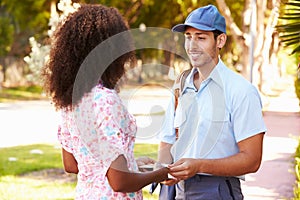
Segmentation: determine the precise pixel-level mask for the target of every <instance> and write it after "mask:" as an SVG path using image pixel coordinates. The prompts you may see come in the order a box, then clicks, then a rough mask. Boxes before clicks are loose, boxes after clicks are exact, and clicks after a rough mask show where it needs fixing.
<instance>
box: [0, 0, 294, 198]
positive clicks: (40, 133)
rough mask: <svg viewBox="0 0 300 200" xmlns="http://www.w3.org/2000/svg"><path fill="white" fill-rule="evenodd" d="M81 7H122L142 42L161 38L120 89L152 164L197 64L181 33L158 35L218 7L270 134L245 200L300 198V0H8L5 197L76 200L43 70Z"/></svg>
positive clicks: (2, 58)
mask: <svg viewBox="0 0 300 200" xmlns="http://www.w3.org/2000/svg"><path fill="white" fill-rule="evenodd" d="M80 3H93V4H104V5H106V6H113V7H116V8H118V9H119V10H120V12H121V13H122V14H123V16H124V17H125V18H126V20H127V21H128V23H129V26H130V28H131V29H134V30H136V31H138V32H140V33H141V35H140V36H143V35H145V36H147V35H148V36H151V37H157V38H159V39H160V40H158V41H161V42H158V43H157V44H155V45H157V47H153V46H152V47H153V48H144V49H137V50H136V55H137V59H138V62H137V66H136V67H135V68H134V69H132V70H129V71H128V73H127V74H126V77H125V78H126V79H125V81H124V84H123V88H122V89H121V92H120V96H121V97H122V99H123V100H124V103H125V104H126V106H127V107H128V110H129V112H131V113H132V114H133V115H134V116H135V117H136V119H137V124H138V133H137V144H136V146H135V156H137V157H138V156H150V157H152V158H154V159H156V157H157V148H158V147H157V142H158V141H157V140H156V138H155V136H156V134H157V133H158V132H159V129H160V126H161V123H162V121H163V116H164V111H165V109H166V107H167V105H168V102H169V97H170V96H171V95H172V91H171V90H170V88H171V86H172V84H173V81H174V78H175V77H176V74H178V73H180V71H182V70H183V69H185V68H188V67H189V63H188V62H187V60H186V58H185V56H184V51H183V52H182V50H183V48H182V47H183V38H182V35H180V34H178V35H172V37H169V36H170V35H168V34H166V35H159V31H152V30H158V29H159V28H164V30H167V29H171V27H173V26H174V25H175V24H178V23H183V22H184V20H185V18H186V16H187V15H188V13H190V12H191V11H192V10H194V9H195V8H198V7H200V6H204V5H207V4H214V5H216V6H217V7H218V9H219V10H220V12H221V13H222V15H223V16H224V17H225V18H226V22H227V35H228V41H227V44H226V46H225V47H224V48H223V49H222V51H221V57H222V59H223V61H224V62H225V63H226V64H227V66H228V67H229V68H231V69H232V70H234V71H236V72H237V73H240V74H241V75H242V76H244V77H245V78H246V79H248V80H249V81H250V82H252V83H253V84H254V85H255V86H256V87H257V88H258V90H259V92H260V94H261V97H262V101H263V111H264V119H265V120H266V124H267V127H268V134H266V137H265V142H264V143H265V147H264V158H263V163H262V167H261V169H260V171H258V172H257V173H256V174H253V175H250V176H249V179H248V181H246V182H245V183H244V186H243V189H244V191H245V194H246V196H245V199H246V200H247V199H251V200H255V199H259V200H262V199H263V200H270V199H274V200H275V199H276V200H278V199H300V145H299V144H300V143H299V136H300V123H299V120H300V115H299V113H300V112H299V111H300V109H299V99H300V0H76V1H75V0H74V1H71V0H22V1H20V0H0V199H9V200H11V199H15V200H27V199H28V200H29V199H30V200H35V199H38V200H39V199H60V200H62V199H65V200H67V199H73V196H74V188H75V184H76V177H74V176H73V175H70V174H65V173H64V171H63V169H62V164H61V157H60V153H61V152H60V145H58V144H57V138H56V131H57V124H58V123H59V113H58V112H57V111H56V110H55V109H54V107H53V105H51V103H50V101H49V100H50V99H49V98H48V97H47V96H45V94H44V91H43V87H42V80H41V76H40V71H41V68H42V67H43V66H44V64H45V62H47V59H48V53H49V50H50V43H51V36H52V34H53V31H54V30H55V29H56V27H57V24H58V23H59V21H61V20H63V19H64V17H65V16H66V15H68V14H69V13H70V12H73V11H75V10H76V8H78V6H79V4H80ZM153 28H155V29H153ZM144 33H145V34H144ZM173 36H174V37H173ZM146 39H147V38H143V37H141V38H139V39H138V40H136V41H137V42H139V40H142V41H143V42H144V41H145V40H146ZM150 42H151V41H150ZM178 44H179V45H178ZM150 46H151V45H150ZM174 48H179V49H174ZM168 49H171V50H172V51H168ZM174 52H180V53H174ZM274 176H275V179H274ZM16 191H18V192H17V193H16ZM143 192H144V196H145V199H157V194H154V195H153V196H151V195H149V193H148V189H147V188H145V189H144V190H143Z"/></svg>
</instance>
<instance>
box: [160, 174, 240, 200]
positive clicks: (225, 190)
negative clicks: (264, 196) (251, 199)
mask: <svg viewBox="0 0 300 200" xmlns="http://www.w3.org/2000/svg"><path fill="white" fill-rule="evenodd" d="M164 192H166V191H164ZM171 193H172V192H171ZM160 199H169V198H165V197H163V198H160ZM175 199H176V200H243V199H244V197H243V194H242V191H241V185H240V179H238V178H235V177H220V176H206V175H196V176H193V177H191V178H189V179H187V180H185V181H181V182H179V183H178V184H177V185H176V198H175Z"/></svg>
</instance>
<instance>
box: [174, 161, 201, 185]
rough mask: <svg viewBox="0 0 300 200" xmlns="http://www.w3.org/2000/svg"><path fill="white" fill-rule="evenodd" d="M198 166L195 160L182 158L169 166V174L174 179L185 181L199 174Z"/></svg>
mask: <svg viewBox="0 0 300 200" xmlns="http://www.w3.org/2000/svg"><path fill="white" fill-rule="evenodd" d="M198 165H199V161H198V160H196V159H193V158H182V159H180V160H178V161H177V162H175V163H174V164H171V165H169V169H170V174H171V175H172V176H174V177H175V178H176V179H179V180H186V179H188V178H190V177H192V176H194V175H195V174H197V173H199V171H198Z"/></svg>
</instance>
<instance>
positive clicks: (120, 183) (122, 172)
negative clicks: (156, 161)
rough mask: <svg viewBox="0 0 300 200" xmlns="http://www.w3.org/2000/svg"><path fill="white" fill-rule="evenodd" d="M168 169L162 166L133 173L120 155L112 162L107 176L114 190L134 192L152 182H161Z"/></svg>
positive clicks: (165, 176)
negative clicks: (148, 170)
mask: <svg viewBox="0 0 300 200" xmlns="http://www.w3.org/2000/svg"><path fill="white" fill-rule="evenodd" d="M168 172H169V169H168V168H166V167H164V168H161V169H158V170H155V171H152V172H144V173H134V172H130V171H129V169H128V167H127V161H126V159H125V157H124V156H123V155H120V156H119V157H118V158H117V159H116V160H115V161H113V162H112V164H111V165H110V167H109V169H108V171H107V174H106V176H107V178H108V182H109V184H110V186H111V187H112V189H113V190H114V191H115V192H135V191H138V190H140V189H142V188H143V187H145V186H146V185H149V184H150V183H152V182H161V181H163V180H166V179H167V178H168Z"/></svg>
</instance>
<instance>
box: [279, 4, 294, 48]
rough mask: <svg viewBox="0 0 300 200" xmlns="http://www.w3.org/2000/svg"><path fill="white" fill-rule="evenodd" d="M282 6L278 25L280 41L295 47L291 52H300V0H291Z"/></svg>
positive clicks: (287, 45)
mask: <svg viewBox="0 0 300 200" xmlns="http://www.w3.org/2000/svg"><path fill="white" fill-rule="evenodd" d="M281 8H282V9H281V13H280V17H279V19H280V24H279V25H278V26H276V28H277V31H278V32H279V33H280V37H279V38H280V41H281V42H282V43H283V44H284V45H285V46H286V47H291V46H292V47H293V48H294V49H293V51H292V52H291V54H294V53H296V52H300V0H289V1H287V2H286V3H282V5H281Z"/></svg>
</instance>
